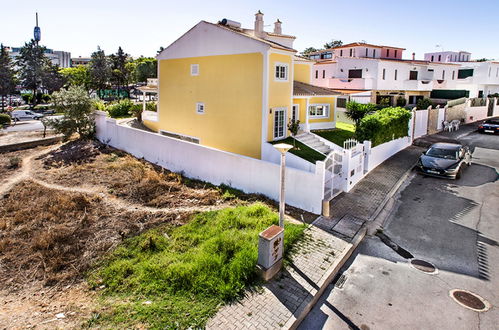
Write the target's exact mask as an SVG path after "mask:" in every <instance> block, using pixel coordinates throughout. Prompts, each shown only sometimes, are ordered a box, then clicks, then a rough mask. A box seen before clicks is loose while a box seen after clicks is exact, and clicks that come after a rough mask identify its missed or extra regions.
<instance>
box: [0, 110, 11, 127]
mask: <svg viewBox="0 0 499 330" xmlns="http://www.w3.org/2000/svg"><path fill="white" fill-rule="evenodd" d="M4 125H10V116H9V115H7V114H5V113H0V127H2V126H4Z"/></svg>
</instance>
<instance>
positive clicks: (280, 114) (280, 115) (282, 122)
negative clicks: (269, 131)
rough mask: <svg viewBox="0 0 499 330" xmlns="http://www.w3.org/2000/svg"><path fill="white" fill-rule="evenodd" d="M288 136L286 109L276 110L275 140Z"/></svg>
mask: <svg viewBox="0 0 499 330" xmlns="http://www.w3.org/2000/svg"><path fill="white" fill-rule="evenodd" d="M285 136H286V108H274V140H277V139H282V138H284V137H285Z"/></svg>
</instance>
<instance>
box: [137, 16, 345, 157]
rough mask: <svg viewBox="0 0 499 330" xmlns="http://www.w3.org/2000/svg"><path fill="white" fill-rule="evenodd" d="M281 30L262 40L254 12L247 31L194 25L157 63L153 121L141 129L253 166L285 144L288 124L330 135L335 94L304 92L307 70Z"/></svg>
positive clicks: (308, 88)
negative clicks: (267, 147) (274, 144)
mask: <svg viewBox="0 0 499 330" xmlns="http://www.w3.org/2000/svg"><path fill="white" fill-rule="evenodd" d="M281 24H282V23H281V22H280V21H279V20H277V21H276V22H275V23H274V31H273V32H265V31H264V29H263V14H262V13H261V12H258V13H257V14H255V26H254V29H244V28H242V27H241V25H240V24H239V23H237V22H233V21H230V20H226V19H224V20H222V21H220V22H219V23H218V24H213V23H209V22H205V21H201V22H199V23H198V24H197V25H195V26H194V27H193V28H191V29H190V30H189V31H188V32H186V33H185V34H184V35H183V36H181V37H180V38H179V39H177V40H176V41H175V42H173V43H172V44H171V45H170V46H168V47H167V48H166V49H164V50H163V51H162V52H161V53H160V54H159V55H158V56H157V59H158V113H157V117H156V119H155V120H151V119H150V118H149V119H148V118H144V124H145V125H146V126H147V127H149V128H150V129H152V130H154V131H156V132H159V133H161V134H164V135H167V136H171V137H175V138H178V139H182V140H187V141H190V142H193V143H199V144H202V145H204V146H208V147H213V148H216V149H220V150H224V151H228V152H232V153H237V154H241V155H245V156H249V157H253V158H258V159H261V158H262V149H263V146H264V144H266V143H267V142H269V141H275V140H279V139H284V138H286V137H288V136H289V131H288V129H287V125H288V123H289V121H290V120H291V119H292V118H293V119H299V120H300V122H301V123H302V125H301V128H302V129H303V130H309V129H313V128H330V127H334V118H335V116H334V105H335V104H334V103H335V100H334V98H335V97H334V95H335V94H338V93H334V92H331V91H329V90H327V91H328V92H326V89H324V88H319V87H316V86H312V85H310V80H311V72H312V64H313V62H311V61H308V60H305V59H301V58H298V57H296V56H295V53H296V50H294V49H293V41H294V40H295V37H293V36H289V35H285V34H282V28H281ZM294 80H296V82H294ZM319 90H320V92H319ZM296 93H298V94H296Z"/></svg>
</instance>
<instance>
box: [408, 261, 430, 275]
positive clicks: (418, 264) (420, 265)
mask: <svg viewBox="0 0 499 330" xmlns="http://www.w3.org/2000/svg"><path fill="white" fill-rule="evenodd" d="M410 262H411V266H412V267H414V268H416V269H417V270H420V271H422V272H425V273H428V274H436V272H437V268H436V267H435V266H433V265H432V264H430V263H429V262H428V261H424V260H421V259H412V260H411V261H410Z"/></svg>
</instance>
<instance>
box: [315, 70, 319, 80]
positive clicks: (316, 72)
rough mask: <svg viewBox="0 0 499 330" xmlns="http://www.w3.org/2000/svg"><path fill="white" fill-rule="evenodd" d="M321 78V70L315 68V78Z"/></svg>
mask: <svg viewBox="0 0 499 330" xmlns="http://www.w3.org/2000/svg"><path fill="white" fill-rule="evenodd" d="M318 78H319V70H315V79H318Z"/></svg>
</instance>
